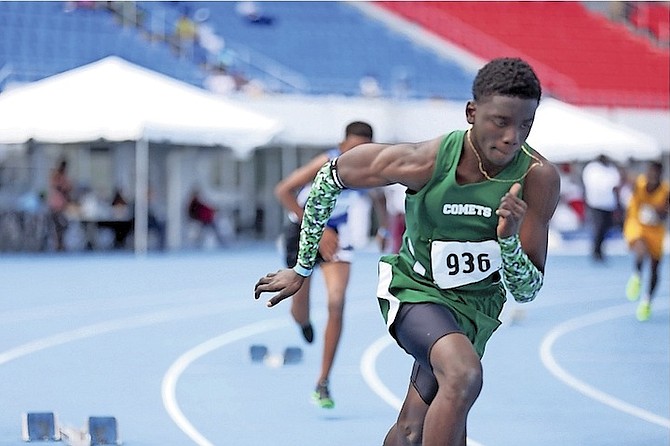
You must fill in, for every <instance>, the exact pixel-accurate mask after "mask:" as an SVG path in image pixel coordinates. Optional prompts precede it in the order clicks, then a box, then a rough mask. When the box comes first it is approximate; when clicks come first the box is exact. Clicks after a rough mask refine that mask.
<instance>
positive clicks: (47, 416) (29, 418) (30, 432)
mask: <svg viewBox="0 0 670 446" xmlns="http://www.w3.org/2000/svg"><path fill="white" fill-rule="evenodd" d="M21 438H22V439H23V441H59V440H60V429H59V428H58V420H57V419H56V415H54V413H53V412H31V413H24V414H23V417H22V421H21Z"/></svg>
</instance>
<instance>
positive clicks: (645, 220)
mask: <svg viewBox="0 0 670 446" xmlns="http://www.w3.org/2000/svg"><path fill="white" fill-rule="evenodd" d="M638 219H639V220H640V223H642V224H643V225H647V226H658V225H660V224H661V219H660V217H659V216H658V212H656V209H654V207H653V206H651V205H649V204H643V205H641V206H640V211H639V213H638Z"/></svg>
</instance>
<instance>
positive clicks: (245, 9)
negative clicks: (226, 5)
mask: <svg viewBox="0 0 670 446" xmlns="http://www.w3.org/2000/svg"><path fill="white" fill-rule="evenodd" d="M235 10H236V11H237V13H238V14H239V15H240V16H242V17H243V18H245V19H246V20H247V21H248V22H249V23H254V24H258V25H272V23H273V22H274V19H273V18H272V17H270V16H267V15H265V13H263V11H262V10H261V8H260V6H258V3H256V2H254V1H243V2H237V5H236V6H235Z"/></svg>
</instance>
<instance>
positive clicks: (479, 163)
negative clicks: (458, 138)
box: [466, 129, 544, 183]
mask: <svg viewBox="0 0 670 446" xmlns="http://www.w3.org/2000/svg"><path fill="white" fill-rule="evenodd" d="M470 130H472V129H468V131H467V132H466V135H467V137H468V143H469V144H470V147H471V148H472V151H473V152H475V156H476V157H477V167H478V168H479V173H481V174H482V175H484V178H486V179H487V180H489V181H494V182H497V183H516V182H517V181H521V180H523V179H524V178H525V177H526V175H528V173H529V172H530V171H531V169H533V167H535V166H543V165H544V164H543V163H542V160H541V159H539V158H538V157H536V156H535V155H533V154H532V153H530V152H529V151H528V149H526V146H525V144H522V145H521V150H523V153H525V154H526V155H528V156H529V157H531V158H532V159H534V160H535V161H536V162H534V163H532V164H531V165H530V167H528V169H527V170H526V171H525V172H524V174H523V175H521V176H520V177H519V178H515V179H513V180H500V179H498V178H493V177H491V176H490V175H489V174H488V172H486V170H484V164H483V163H482V158H481V156H479V152H477V149H476V148H475V145H474V144H473V143H472V136H470Z"/></svg>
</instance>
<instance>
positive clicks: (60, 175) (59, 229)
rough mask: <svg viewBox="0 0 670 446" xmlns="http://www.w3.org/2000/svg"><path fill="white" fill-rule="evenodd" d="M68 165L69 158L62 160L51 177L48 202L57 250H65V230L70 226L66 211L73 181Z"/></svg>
mask: <svg viewBox="0 0 670 446" xmlns="http://www.w3.org/2000/svg"><path fill="white" fill-rule="evenodd" d="M67 167H68V166H67V160H65V159H63V160H61V161H60V162H59V164H58V167H57V168H56V169H54V170H53V171H52V172H51V176H50V178H49V192H48V195H47V203H48V206H49V215H50V216H51V221H52V224H53V228H54V236H55V244H56V246H55V247H56V250H57V251H64V250H65V231H66V230H67V226H68V218H67V215H66V211H67V207H68V205H69V204H70V198H71V197H70V194H71V193H72V182H71V181H70V177H69V176H68V173H67Z"/></svg>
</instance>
